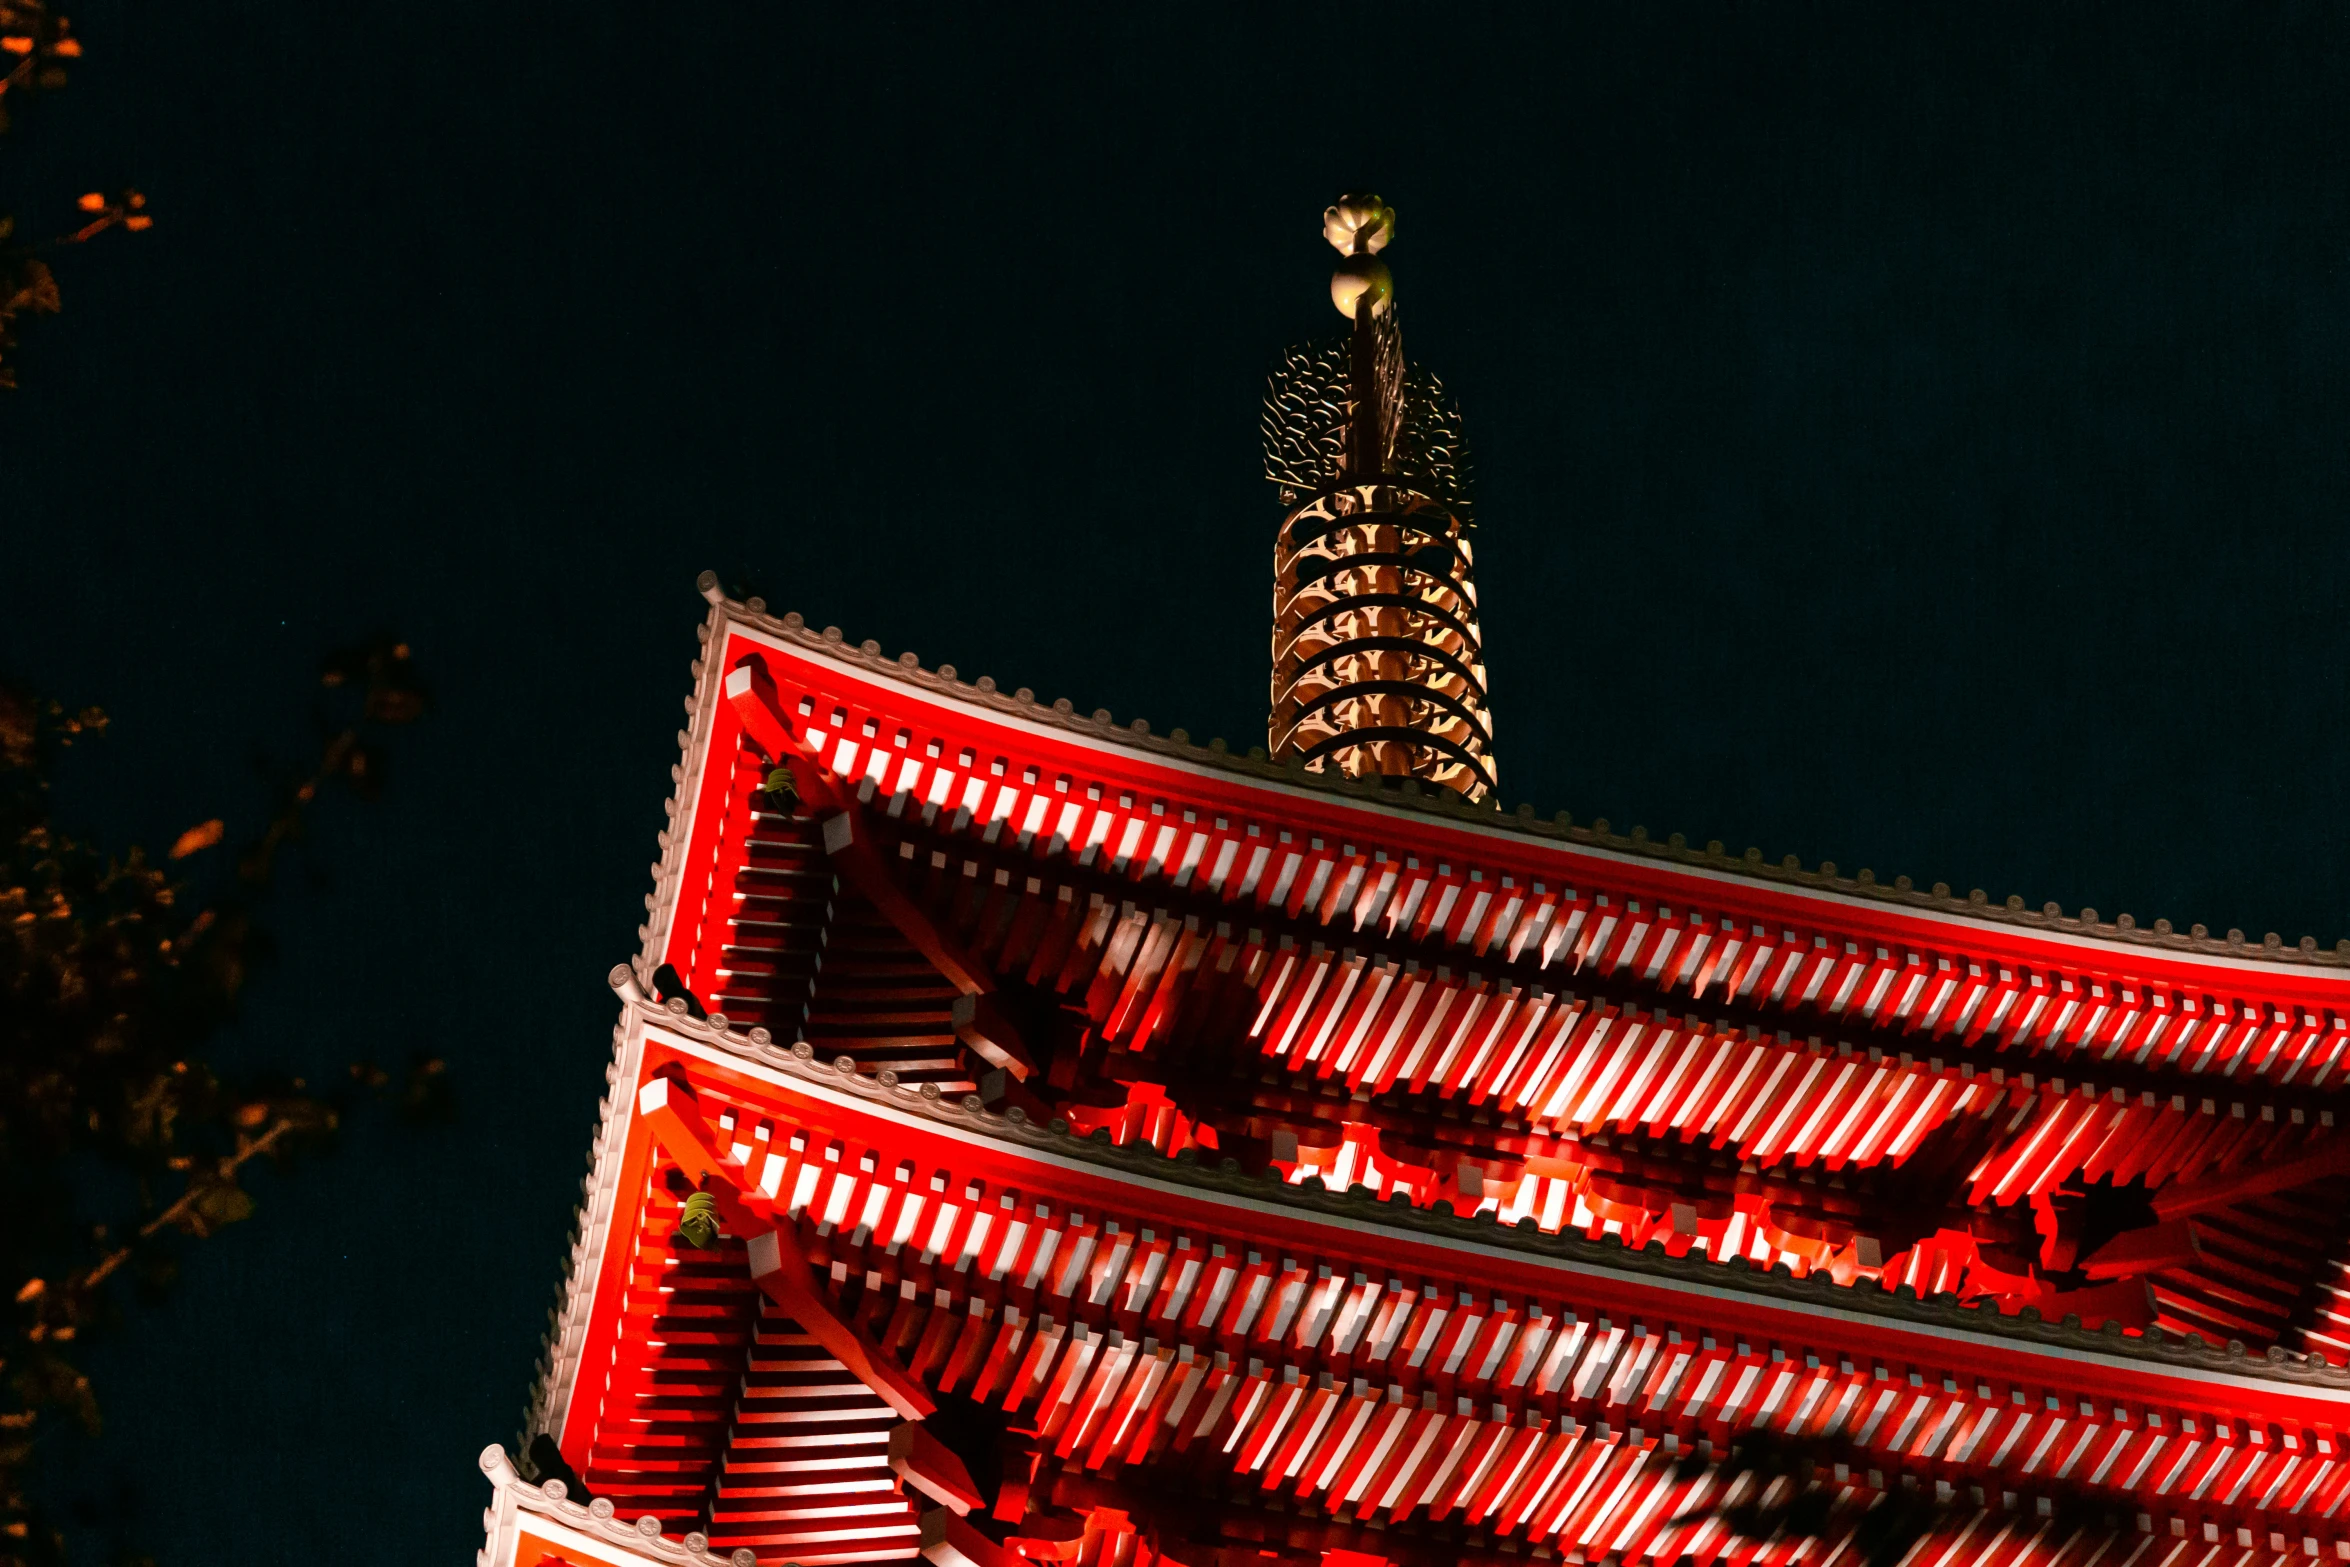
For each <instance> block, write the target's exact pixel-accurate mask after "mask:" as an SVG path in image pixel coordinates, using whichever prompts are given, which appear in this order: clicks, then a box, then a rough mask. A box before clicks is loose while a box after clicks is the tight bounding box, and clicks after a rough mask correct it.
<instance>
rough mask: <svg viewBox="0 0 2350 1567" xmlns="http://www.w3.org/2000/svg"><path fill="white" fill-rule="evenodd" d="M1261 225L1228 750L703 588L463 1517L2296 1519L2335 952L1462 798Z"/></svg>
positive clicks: (1049, 1543) (2339, 1032)
mask: <svg viewBox="0 0 2350 1567" xmlns="http://www.w3.org/2000/svg"><path fill="white" fill-rule="evenodd" d="M1324 229H1325V233H1326V235H1327V236H1328V237H1329V238H1330V239H1331V241H1332V243H1333V244H1334V245H1335V246H1336V247H1337V249H1338V250H1339V252H1340V261H1339V265H1338V269H1337V273H1336V276H1335V278H1334V280H1333V284H1332V297H1333V300H1334V302H1335V303H1336V304H1337V305H1338V307H1339V310H1340V312H1341V315H1342V317H1343V319H1344V321H1345V323H1346V325H1345V328H1344V330H1343V331H1342V332H1340V333H1338V334H1336V335H1334V336H1333V337H1332V338H1331V339H1330V340H1329V341H1328V342H1325V343H1320V344H1313V345H1308V346H1306V347H1303V348H1299V349H1296V350H1292V351H1291V352H1290V353H1289V354H1287V355H1286V356H1285V357H1284V358H1283V359H1282V360H1281V361H1280V364H1279V368H1278V369H1277V370H1276V372H1275V375H1274V377H1273V381H1272V385H1271V388H1270V391H1269V395H1268V398H1267V404H1266V417H1265V448H1266V464H1267V473H1268V477H1269V478H1270V479H1271V480H1272V481H1273V483H1274V484H1275V485H1276V486H1277V487H1278V490H1279V493H1280V495H1281V505H1282V516H1283V520H1282V522H1281V526H1280V529H1279V533H1278V536H1277V542H1276V548H1275V587H1274V595H1273V636H1272V654H1273V660H1272V691H1271V696H1272V702H1271V709H1270V715H1269V732H1268V737H1267V744H1266V745H1265V746H1264V747H1261V748H1251V749H1249V750H1248V752H1247V754H1245V755H1241V754H1234V753H1233V752H1231V751H1229V750H1228V749H1227V748H1226V746H1225V744H1224V742H1222V741H1220V740H1213V741H1210V742H1209V743H1208V744H1207V745H1205V746H1200V745H1195V744H1194V743H1193V742H1192V741H1191V739H1190V738H1189V737H1188V736H1187V735H1186V734H1185V733H1184V731H1182V730H1180V729H1177V730H1175V731H1173V732H1172V733H1171V734H1167V735H1158V734H1154V733H1153V732H1152V731H1151V729H1150V728H1149V726H1148V725H1146V724H1145V723H1143V722H1142V721H1140V720H1135V721H1133V722H1131V723H1125V724H1120V723H1117V722H1115V721H1113V719H1112V716H1111V715H1110V714H1109V713H1108V712H1105V711H1096V712H1093V713H1091V714H1087V713H1080V712H1077V711H1075V710H1074V709H1073V708H1072V706H1071V704H1070V703H1069V702H1067V701H1057V702H1050V703H1047V702H1042V701H1040V700H1038V699H1037V697H1036V696H1035V694H1034V693H1033V692H1031V691H1028V690H1025V689H1023V690H1017V691H1004V690H1001V689H999V688H998V687H997V685H996V684H995V682H994V681H992V680H990V679H987V678H985V677H981V678H979V679H977V680H972V681H967V680H965V679H963V678H962V677H961V676H960V675H958V673H957V672H956V671H955V669H954V668H953V667H952V666H949V665H939V666H937V667H935V668H932V667H926V666H924V665H923V664H922V663H921V662H920V661H919V660H917V659H916V657H915V655H914V654H912V653H910V652H901V653H897V654H895V655H894V656H893V655H890V654H886V653H884V651H883V650H882V649H881V647H880V646H878V645H877V644H876V643H873V642H870V641H868V642H863V643H857V642H853V641H850V640H848V639H847V638H845V637H844V635H843V634H842V633H841V632H840V631H839V630H838V629H836V628H832V627H825V628H823V629H821V630H818V629H815V628H812V627H810V626H809V625H808V624H806V623H805V622H804V621H803V620H802V619H801V617H800V616H799V615H797V614H785V615H781V616H778V615H776V614H773V613H771V612H770V611H769V610H768V608H767V606H766V605H765V604H764V603H763V602H761V601H760V600H759V599H757V598H748V599H743V600H739V601H738V600H737V599H735V598H732V597H729V596H728V595H727V594H725V593H724V592H723V591H722V590H721V588H720V586H719V584H718V582H717V580H716V579H715V578H714V577H711V576H708V575H705V576H704V577H703V578H702V582H701V589H702V594H703V597H704V598H705V599H707V600H708V612H707V614H706V616H705V618H704V620H703V623H702V625H701V627H700V630H699V633H698V635H699V641H700V646H699V650H698V653H697V656H696V657H695V658H694V661H693V664H692V689H691V692H690V694H689V695H687V697H686V698H685V723H684V727H683V728H681V729H680V730H679V731H678V746H679V756H678V760H677V763H676V765H675V766H674V767H672V768H671V770H670V776H671V779H672V780H673V782H674V784H675V790H674V792H673V794H672V795H671V797H670V800H669V803H668V807H667V810H668V825H667V827H666V828H665V829H664V830H663V831H662V832H661V834H660V840H659V841H660V857H659V859H658V860H657V862H656V863H655V864H654V866H653V878H654V885H653V890H652V891H651V892H650V893H649V894H648V895H647V896H646V899H645V909H646V918H645V922H644V924H643V926H642V927H641V929H640V932H639V934H640V936H641V937H642V946H641V949H640V950H639V952H638V953H637V954H636V956H635V957H634V958H633V959H632V960H631V961H629V962H628V963H625V964H623V965H621V966H619V967H617V968H615V969H613V970H612V973H611V984H612V988H613V990H614V991H615V992H616V994H617V997H618V1000H619V1017H618V1021H617V1024H616V1026H615V1028H614V1030H613V1038H612V1056H611V1061H610V1064H609V1066H608V1067H607V1069H606V1081H607V1082H608V1083H609V1085H610V1092H609V1094H608V1095H607V1097H606V1098H605V1100H604V1103H603V1107H602V1113H601V1119H600V1122H599V1124H598V1126H597V1128H596V1132H595V1137H594V1141H593V1143H592V1145H591V1147H590V1150H589V1154H588V1161H587V1165H588V1167H587V1172H586V1176H585V1179H584V1180H583V1182H582V1187H581V1193H582V1195H581V1205H580V1214H579V1222H578V1228H577V1230H576V1233H575V1235H574V1237H573V1240H572V1244H571V1248H570V1254H569V1257H568V1259H567V1260H566V1266H565V1273H564V1280H563V1283H562V1285H561V1286H560V1288H559V1290H558V1294H557V1299H556V1304H555V1308H554V1310H553V1312H552V1314H551V1323H550V1328H549V1332H548V1338H547V1345H546V1354H545V1358H544V1361H543V1364H542V1365H541V1367H540V1370H539V1377H538V1382H537V1386H536V1389H535V1391H534V1394H533V1396H532V1399H531V1402H530V1405H529V1408H528V1411H527V1414H526V1421H525V1425H524V1428H523V1430H522V1432H521V1434H520V1436H519V1438H518V1439H517V1441H516V1442H515V1443H514V1445H513V1446H512V1447H511V1448H508V1447H504V1446H493V1447H490V1448H488V1449H487V1450H485V1451H484V1453H483V1454H482V1459H481V1464H482V1468H483V1470H484V1471H485V1473H486V1474H487V1475H488V1477H489V1479H490V1482H491V1487H492V1493H491V1500H490V1504H489V1507H488V1510H487V1512H486V1513H485V1515H484V1521H485V1525H486V1529H487V1535H488V1538H487V1543H486V1545H485V1546H484V1548H483V1550H482V1553H481V1555H480V1558H479V1560H480V1562H481V1563H482V1567H550V1564H556V1563H562V1564H568V1567H586V1564H590V1563H605V1564H614V1567H632V1564H640V1563H656V1562H657V1563H697V1564H698V1563H705V1562H723V1563H728V1564H730V1567H753V1564H761V1567H766V1564H776V1567H779V1564H783V1563H800V1564H804V1567H830V1564H835V1563H849V1562H892V1563H906V1564H909V1567H910V1564H912V1563H914V1562H916V1561H917V1560H920V1561H923V1562H927V1563H930V1564H934V1567H1047V1564H1064V1567H1158V1564H1160V1563H1162V1562H1164V1563H1166V1564H1167V1567H1260V1564H1262V1567H1453V1564H1456V1563H1466V1564H1473V1567H1500V1564H1502V1563H1505V1562H1508V1563H1526V1562H1541V1561H1548V1562H1583V1563H1588V1562H1598V1561H1607V1562H1622V1563H1648V1562H1655V1563H1662V1564H1678V1563H1682V1562H1691V1563H1696V1564H1701V1567H1711V1564H1713V1563H1715V1562H1717V1561H1727V1562H1729V1563H1730V1564H1732V1567H1747V1564H1749V1563H1756V1562H1761V1563H1766V1564H1768V1567H1779V1564H1782V1563H1785V1564H1792V1563H1796V1562H1803V1563H1810V1564H1816V1567H1833V1564H1837V1563H1851V1564H1854V1567H2024V1564H2034V1567H2037V1564H2043V1563H2048V1564H2055V1563H2061V1564H2063V1567H2253V1564H2260V1567H2280V1564H2283V1563H2285V1562H2288V1561H2290V1562H2294V1563H2300V1562H2302V1561H2304V1560H2308V1561H2315V1560H2319V1559H2324V1560H2328V1561H2333V1562H2346V1561H2350V1520H2346V1519H2345V1518H2344V1516H2343V1506H2344V1502H2345V1500H2346V1499H2350V1458H2346V1456H2345V1454H2344V1452H2343V1443H2344V1442H2345V1440H2350V1366H2346V1362H2350V1275H2346V1272H2345V1270H2346V1267H2350V1243H2346V1239H2345V1226H2346V1220H2345V1214H2346V1212H2350V1204H2346V1201H2345V1199H2346V1198H2350V1137H2345V1136H2344V1135H2343V1133H2342V1131H2341V1130H2340V1129H2339V1128H2338V1127H2337V1124H2336V1122H2337V1117H2338V1115H2339V1114H2340V1113H2341V1111H2342V1109H2343V1108H2344V1105H2345V1102H2346V1099H2350V1095H2346V1093H2345V1088H2344V1078H2345V1074H2346V1073H2350V1059H2346V1052H2350V942H2345V943H2342V944H2340V945H2338V946H2336V947H2335V948H2332V949H2326V950H2320V949H2318V947H2317V946H2316V944H2315V943H2314V942H2312V941H2310V940H2308V939H2303V940H2302V941H2300V942H2299V943H2298V944H2297V945H2286V944H2285V943H2283V942H2281V941H2280V940H2279V939H2278V938H2277V937H2276V936H2273V935H2272V936H2268V937H2266V938H2265V939H2263V940H2253V941H2248V940H2246V938H2245V937H2244V936H2243V934H2242V933H2241V932H2235V931H2231V932H2228V933H2227V934H2226V936H2225V937H2215V936H2212V935H2211V934H2210V933H2208V932H2207V931H2206V930H2205V929H2204V928H2203V927H2202V926H2199V925H2198V926H2196V927H2194V928H2193V929H2192V930H2191V931H2185V932H2182V931H2178V930H2174V929H2173V928H2172V927H2171V926H2170V925H2169V923H2168V922H2167V921H2160V920H2158V921H2155V922H2154V923H2153V924H2152V926H2151V927H2148V926H2143V925H2139V924H2137V923H2135V922H2133V921H2132V919H2131V918H2130V917H2129V916H2127V915H2122V916H2120V917H2118V918H2114V919H2106V918H2102V917H2100V916H2099V915H2098V914H2097V912H2096V911H2094V910H2090V909H2081V910H2079V911H2077V912H2075V913H2072V914H2067V913H2065V912H2064V911H2062V910H2061V909H2059V908H2058V907H2057V906H2056V905H2054V904H2050V905H2047V906H2046V907H2043V908H2039V909H2029V908H2026V907H2024V906H2023V903H2022V900H2020V899H2016V898H2009V899H2007V900H2006V901H2005V902H2004V904H2002V903H1996V902H1992V901H1990V900H1988V899H1986V898H1985V896H1984V895H1983V894H1982V893H1981V892H1979V891H1978V892H1972V893H1967V894H1962V895H1954V894H1953V893H1952V892H1951V890H1950V889H1949V888H1948V887H1946V886H1943V885H1940V884H1936V885H1934V886H1933V887H1931V888H1919V887H1917V886H1914V885H1913V884H1912V883H1911V881H1910V880H1909V879H1908V878H1907V877H1899V878H1895V879H1894V880H1892V881H1891V882H1881V881H1878V880H1876V879H1874V878H1873V877H1872V876H1871V874H1870V873H1869V872H1868V871H1865V870H1864V871H1862V872H1860V873H1859V874H1858V875H1857V876H1846V875H1843V874H1841V873H1839V871H1838V870H1837V868H1836V867H1835V866H1833V865H1820V866H1817V867H1816V868H1810V869H1807V868H1805V867H1804V866H1802V865H1800V864H1799V863H1798V862H1796V861H1795V860H1794V859H1792V858H1789V859H1786V860H1783V861H1778V862H1767V861H1765V860H1764V859H1763V858H1762V856H1761V855H1760V854H1759V853H1758V852H1757V851H1755V850H1752V849H1748V850H1746V851H1745V852H1744V854H1743V855H1738V854H1730V853H1726V852H1725V851H1724V849H1723V846H1722V845H1721V844H1719V843H1708V844H1706V845H1704V846H1703V847H1695V846H1692V845H1689V844H1687V843H1685V842H1684V841H1683V839H1682V838H1681V837H1679V836H1678V835H1676V836H1673V837H1671V838H1669V839H1667V840H1664V841H1661V842H1660V841H1656V840H1653V839H1650V838H1649V837H1647V836H1646V835H1645V834H1643V833H1642V832H1640V831H1638V830H1637V829H1636V830H1634V831H1633V832H1632V833H1631V835H1630V836H1628V837H1627V836H1621V835H1618V834H1616V833H1614V832H1612V831H1611V830H1610V829H1609V827H1608V824H1607V823H1606V822H1604V821H1600V822H1591V823H1580V822H1576V821H1573V820H1571V819H1570V818H1569V817H1568V816H1567V815H1566V814H1565V813H1563V812H1561V813H1559V814H1558V815H1556V816H1551V817H1543V816H1540V815H1538V814H1537V813H1536V812H1535V810H1534V808H1533V807H1532V806H1529V805H1517V806H1515V807H1512V808H1505V807H1504V805H1503V804H1502V803H1501V796H1500V794H1499V793H1498V782H1497V772H1496V764H1495V754H1494V727H1493V722H1492V717H1491V712H1490V709H1489V706H1488V701H1487V684H1486V675H1485V666H1484V659H1483V654H1482V651H1481V632H1480V629H1479V621H1478V603H1477V595H1476V588H1475V585H1474V557H1473V548H1472V543H1473V534H1472V529H1471V520H1472V503H1471V495H1470V490H1469V482H1468V468H1467V460H1466V454H1465V450H1464V448H1463V447H1462V444H1461V441H1460V429H1459V419H1458V416H1457V413H1456V412H1455V410H1454V409H1453V406H1452V404H1451V403H1450V401H1449V400H1448V398H1447V396H1446V394H1445V392H1444V390H1443V388H1442V386H1441V385H1440V384H1439V383H1438V382H1437V381H1436V380H1435V379H1434V378H1433V377H1432V376H1430V375H1428V374H1426V373H1425V372H1424V371H1422V370H1421V369H1419V368H1418V367H1417V366H1416V365H1413V364H1412V363H1410V362H1409V361H1408V360H1406V359H1405V357H1404V354H1403V346H1402V338H1401V331H1400V327H1399V324H1398V316H1397V312H1396V308H1395V288H1394V280H1393V277H1392V275H1391V273H1390V272H1389V270H1388V267H1387V264H1386V262H1385V260H1384V259H1383V257H1382V252H1383V251H1385V250H1386V248H1387V245H1388V241H1389V240H1390V239H1391V238H1392V237H1393V234H1394V230H1395V219H1394V213H1393V212H1392V210H1391V209H1389V208H1387V207H1386V206H1385V205H1384V204H1382V203H1381V202H1380V201H1379V200H1378V199H1377V198H1376V197H1349V198H1346V199H1344V200H1342V201H1341V202H1340V203H1339V204H1338V205H1336V206H1334V207H1333V208H1332V209H1331V210H1330V211H1329V212H1328V213H1327V214H1326V215H1325V219H1324Z"/></svg>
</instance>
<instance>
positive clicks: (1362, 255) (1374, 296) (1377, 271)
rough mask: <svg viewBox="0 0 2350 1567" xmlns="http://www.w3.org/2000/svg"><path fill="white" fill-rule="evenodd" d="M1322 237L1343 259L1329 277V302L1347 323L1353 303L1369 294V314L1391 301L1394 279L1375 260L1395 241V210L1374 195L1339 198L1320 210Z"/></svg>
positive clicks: (1385, 268)
mask: <svg viewBox="0 0 2350 1567" xmlns="http://www.w3.org/2000/svg"><path fill="white" fill-rule="evenodd" d="M1322 237H1323V238H1324V239H1326V240H1328V241H1330V248H1331V249H1333V250H1335V251H1337V252H1338V254H1339V255H1340V256H1342V257H1344V258H1345V259H1344V260H1342V261H1340V262H1339V263H1338V270H1337V271H1335V272H1333V273H1331V274H1330V302H1331V303H1332V304H1334V305H1336V306H1337V307H1338V313H1339V314H1340V315H1342V316H1344V317H1346V318H1347V319H1348V320H1349V321H1352V320H1353V319H1354V318H1355V307H1356V303H1357V302H1358V301H1359V300H1361V299H1362V298H1363V296H1364V295H1366V294H1367V295H1369V296H1370V299H1371V314H1372V315H1374V316H1376V315H1378V314H1380V313H1381V312H1382V311H1383V310H1385V309H1386V307H1387V306H1388V305H1389V304H1390V303H1392V302H1393V300H1394V299H1395V277H1394V275H1393V274H1392V273H1390V272H1389V271H1388V270H1387V263H1386V262H1384V261H1380V260H1378V259H1377V257H1378V254H1379V252H1380V251H1382V250H1385V249H1386V248H1387V246H1388V242H1389V241H1390V240H1392V239H1394V238H1395V209H1394V208H1393V207H1391V206H1389V205H1388V204H1387V203H1386V202H1384V201H1381V200H1380V199H1379V198H1378V197H1377V196H1341V197H1339V198H1338V202H1337V204H1336V205H1335V206H1331V207H1326V208H1324V209H1323V211H1322Z"/></svg>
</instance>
